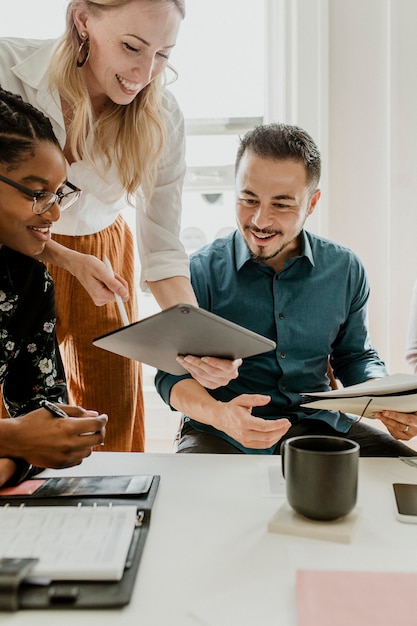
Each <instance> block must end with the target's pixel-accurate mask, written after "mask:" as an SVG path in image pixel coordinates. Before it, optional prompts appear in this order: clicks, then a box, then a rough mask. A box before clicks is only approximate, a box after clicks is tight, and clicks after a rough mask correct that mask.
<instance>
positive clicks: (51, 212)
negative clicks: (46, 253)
mask: <svg viewBox="0 0 417 626" xmlns="http://www.w3.org/2000/svg"><path fill="white" fill-rule="evenodd" d="M0 174H1V175H2V176H5V177H6V178H9V179H10V180H12V181H13V182H16V183H19V184H20V185H23V186H24V187H27V188H28V189H31V190H33V191H52V192H53V193H56V192H57V191H59V190H61V189H62V188H63V187H64V184H65V181H66V177H67V174H66V165H65V158H64V156H63V154H62V152H61V150H60V149H59V148H58V147H57V146H56V145H54V144H53V143H51V142H49V141H43V142H40V143H39V144H38V145H37V147H36V150H35V153H34V155H33V156H32V154H30V153H29V154H28V156H27V158H26V159H25V160H22V161H21V163H19V165H18V166H17V167H15V168H13V169H10V168H8V167H7V164H2V163H0ZM32 205H33V198H31V197H29V196H27V195H25V194H24V193H23V192H22V191H19V190H18V189H15V188H14V187H11V186H10V185H8V184H7V183H4V182H2V181H0V244H1V245H6V246H8V247H9V248H12V249H13V250H16V251H17V252H21V253H22V254H27V255H28V256H36V255H38V254H41V253H42V251H43V249H44V247H45V244H46V243H47V242H48V241H49V240H50V238H51V225H52V223H53V222H55V221H56V220H57V219H59V216H60V210H59V207H58V205H57V204H54V205H52V207H51V208H50V209H48V211H46V212H45V213H42V215H37V214H36V213H34V212H33V211H32Z"/></svg>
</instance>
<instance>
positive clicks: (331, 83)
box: [269, 0, 417, 372]
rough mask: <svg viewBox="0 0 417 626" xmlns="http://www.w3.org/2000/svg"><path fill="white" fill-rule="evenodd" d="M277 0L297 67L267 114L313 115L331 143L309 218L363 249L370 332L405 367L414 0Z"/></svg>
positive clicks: (298, 119)
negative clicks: (314, 211) (317, 199)
mask: <svg viewBox="0 0 417 626" xmlns="http://www.w3.org/2000/svg"><path fill="white" fill-rule="evenodd" d="M269 5H270V10H271V13H272V14H275V20H276V21H275V27H274V29H273V32H274V36H275V37H276V39H279V40H280V44H279V47H280V53H281V55H282V54H283V52H284V57H283V58H281V59H280V62H279V63H280V66H279V67H280V68H284V70H285V69H286V70H288V69H289V68H291V67H293V68H295V78H294V75H293V77H292V78H291V74H290V73H289V71H286V72H285V71H282V70H281V72H278V76H279V84H280V88H281V90H284V91H285V93H286V97H285V99H284V100H283V99H282V97H279V96H278V95H277V88H276V87H275V90H274V92H272V95H271V98H270V101H269V117H270V118H276V119H277V118H278V119H284V120H285V121H289V122H291V123H299V124H300V125H302V126H304V127H305V128H306V129H307V130H309V131H310V132H311V134H312V135H313V137H314V138H315V139H316V141H317V142H318V144H319V146H320V148H321V151H322V154H323V161H324V176H323V181H322V183H323V184H322V191H323V199H322V200H321V203H320V207H319V213H320V214H321V215H320V216H318V217H316V218H315V220H316V221H312V222H310V227H312V230H315V231H316V232H319V233H321V234H323V235H324V236H328V237H330V238H332V239H335V240H337V241H339V242H341V243H343V244H345V245H347V246H349V247H351V248H352V249H353V250H355V251H356V252H357V253H358V255H359V256H360V258H361V259H362V260H363V262H364V264H365V267H366V269H367V272H368V276H369V279H370V284H371V300H370V326H371V333H372V338H373V342H374V344H375V345H376V347H377V348H378V349H379V351H380V353H381V355H382V357H383V358H384V359H385V361H386V363H387V365H388V367H389V369H390V371H391V372H398V371H408V366H407V365H406V363H405V359H404V345H405V339H406V329H407V320H408V307H409V301H410V295H411V289H412V286H413V283H414V280H415V279H416V278H417V246H416V242H415V240H416V231H417V72H416V68H415V64H416V59H417V38H416V36H415V29H416V25H417V3H416V2H415V0H269ZM278 13H279V15H278ZM276 53H277V50H276ZM276 75H277V73H275V76H276ZM273 79H274V75H270V80H273ZM274 94H275V95H274Z"/></svg>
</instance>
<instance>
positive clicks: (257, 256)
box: [243, 226, 299, 263]
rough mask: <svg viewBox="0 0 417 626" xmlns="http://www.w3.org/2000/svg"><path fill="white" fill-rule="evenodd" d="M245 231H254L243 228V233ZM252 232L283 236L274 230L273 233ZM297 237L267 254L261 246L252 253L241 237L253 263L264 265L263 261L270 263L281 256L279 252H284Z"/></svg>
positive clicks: (264, 231)
mask: <svg viewBox="0 0 417 626" xmlns="http://www.w3.org/2000/svg"><path fill="white" fill-rule="evenodd" d="M247 230H252V231H253V230H254V229H253V228H252V229H250V228H249V227H248V226H247V227H245V229H244V233H245V232H246V231H247ZM254 232H257V233H259V234H263V235H281V236H283V235H284V233H283V232H282V231H280V230H274V231H268V230H256V231H254ZM298 235H299V234H298ZM298 235H296V236H295V237H293V238H292V239H290V240H288V241H284V242H283V243H282V244H281V245H280V246H279V247H278V248H276V249H275V250H274V251H273V252H270V253H269V254H267V253H266V250H265V248H263V247H262V246H259V247H258V251H254V250H252V248H251V247H250V246H249V244H248V242H247V240H246V238H245V237H243V239H244V242H245V244H246V247H247V249H248V251H249V254H250V256H251V258H252V260H253V261H257V262H258V263H265V261H270V260H271V259H275V258H276V257H277V256H278V255H279V254H281V252H282V251H283V250H285V248H287V247H288V246H289V245H291V244H292V243H293V242H294V241H295V240H296V239H297V238H298Z"/></svg>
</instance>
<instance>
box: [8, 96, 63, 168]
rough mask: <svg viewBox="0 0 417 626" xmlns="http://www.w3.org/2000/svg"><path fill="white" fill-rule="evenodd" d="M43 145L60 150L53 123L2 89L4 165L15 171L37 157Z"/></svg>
mask: <svg viewBox="0 0 417 626" xmlns="http://www.w3.org/2000/svg"><path fill="white" fill-rule="evenodd" d="M39 141H49V142H51V143H53V144H55V145H56V146H58V147H59V143H58V140H57V138H56V136H55V134H54V131H53V129H52V125H51V122H50V121H49V119H48V118H47V117H46V116H45V115H44V114H43V113H41V112H40V111H39V110H38V109H36V108H35V107H34V106H32V105H31V104H29V103H27V102H25V101H24V100H22V98H21V97H20V96H18V95H17V94H14V93H11V92H10V91H6V90H5V89H2V88H1V87H0V163H2V164H8V165H9V167H8V169H13V168H15V167H17V166H18V165H19V163H21V162H22V161H23V160H24V159H25V158H27V157H28V156H33V155H34V150H35V148H36V145H37V144H38V143H39Z"/></svg>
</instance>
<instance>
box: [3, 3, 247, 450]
mask: <svg viewBox="0 0 417 626" xmlns="http://www.w3.org/2000/svg"><path fill="white" fill-rule="evenodd" d="M184 11H185V8H184V0H95V1H90V0H69V2H68V8H67V24H66V31H65V34H64V36H63V38H62V39H61V40H60V41H59V42H53V41H46V42H45V41H34V40H27V41H26V40H16V39H2V40H0V83H1V84H2V85H3V86H4V87H6V88H8V89H11V90H12V91H15V92H17V93H20V94H21V95H22V97H23V98H25V99H27V100H28V101H30V102H31V103H32V104H34V105H35V106H37V107H38V108H40V109H41V110H42V111H43V112H44V113H45V114H46V115H48V117H49V118H50V119H51V122H52V125H53V127H54V130H55V133H56V135H57V137H58V139H59V141H60V144H61V146H62V147H63V148H64V154H65V156H66V159H67V172H68V178H69V179H70V180H71V181H72V182H73V183H74V184H75V185H77V186H78V187H80V188H81V189H82V190H83V194H82V197H81V198H80V199H79V200H78V201H77V202H76V203H75V204H73V205H72V207H71V208H69V209H68V210H65V211H63V214H62V217H61V220H60V222H59V224H58V225H57V227H56V228H55V229H54V233H56V235H54V240H55V241H53V242H48V243H47V245H46V249H45V252H44V254H43V255H42V259H43V260H45V261H49V262H50V263H52V264H53V265H54V267H52V268H51V272H52V275H53V277H54V280H55V285H56V292H57V310H58V325H57V334H58V339H59V343H60V346H61V348H62V350H63V354H64V363H65V369H66V372H67V376H68V387H69V391H70V397H71V398H72V400H73V401H74V403H76V404H81V405H83V406H94V407H97V408H98V409H99V410H101V408H102V409H104V408H105V409H106V412H107V413H108V414H109V425H108V429H107V436H106V449H107V450H134V451H142V450H143V449H144V425H143V399H142V390H141V380H140V368H139V364H137V363H135V362H133V361H129V360H127V359H124V358H122V357H118V356H116V355H113V354H112V353H110V352H106V351H104V350H100V349H99V348H95V347H93V346H92V344H91V342H92V339H94V338H95V337H97V336H99V335H102V334H105V333H107V332H108V331H111V330H114V329H115V328H117V327H118V326H121V319H120V316H119V313H118V310H117V306H116V304H115V301H114V300H115V298H114V292H115V293H117V294H119V295H120V296H122V298H123V299H124V300H127V298H128V294H129V295H130V298H129V300H128V302H127V313H128V317H129V319H130V321H136V320H137V319H138V313H137V310H136V296H135V280H134V248H133V238H132V235H131V233H130V231H129V228H128V227H127V225H126V223H125V221H124V219H123V217H122V211H123V209H125V208H126V207H128V206H129V205H132V206H134V207H135V210H136V224H137V244H138V250H139V255H140V265H141V277H140V283H141V287H142V288H144V289H146V288H148V289H150V291H151V292H152V294H153V295H154V296H155V298H156V300H157V301H158V303H159V305H160V306H161V307H162V308H166V307H169V306H172V305H174V304H176V303H178V302H189V303H192V304H196V299H195V296H194V292H193V290H192V287H191V284H190V281H189V271H188V259H187V256H186V254H185V252H184V249H183V246H182V244H181V243H180V241H179V229H180V221H181V216H180V213H181V193H182V181H183V176H184V172H185V164H184V128H183V118H182V114H181V112H180V110H179V108H178V105H177V103H176V101H175V99H174V97H173V96H172V94H171V93H170V92H169V91H168V90H167V89H166V87H165V70H166V68H167V67H168V59H169V55H170V53H171V50H172V48H173V47H174V46H175V42H176V38H177V33H178V30H179V27H180V23H181V21H182V19H183V17H184ZM59 244H61V245H59ZM63 246H64V247H63ZM86 255H90V256H86ZM106 256H107V257H108V258H109V259H110V261H111V265H112V267H113V269H114V270H115V273H116V274H115V276H113V274H112V273H111V272H110V271H109V270H108V269H107V268H106V266H105V265H104V264H103V263H102V260H103V259H104V258H105V257H106ZM55 266H58V267H55ZM121 276H123V277H124V279H125V280H126V282H125V281H124V280H122V279H121ZM74 277H75V278H74ZM77 278H78V280H76V279H77ZM78 281H80V282H78ZM81 285H83V286H84V287H85V289H86V290H87V292H89V294H90V296H91V298H92V299H93V301H94V303H95V304H96V305H104V304H105V303H107V304H105V306H101V307H100V306H99V307H95V306H94V305H93V304H92V302H91V300H90V297H89V296H88V295H87V293H86V292H85V291H84V289H83V288H82V287H81ZM191 361H192V362H191V364H190V365H189V367H190V368H192V374H193V376H194V377H195V378H197V379H198V380H199V382H200V383H202V384H203V385H205V386H208V387H210V388H213V387H217V386H221V385H223V384H226V383H227V382H228V381H229V380H230V378H232V377H235V376H236V375H237V364H236V363H231V362H227V361H221V360H219V359H208V360H207V359H205V360H204V361H201V360H200V359H191ZM190 371H191V370H190Z"/></svg>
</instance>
